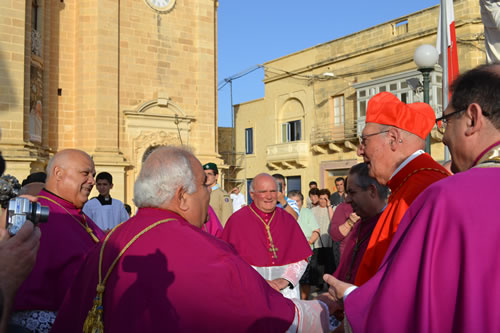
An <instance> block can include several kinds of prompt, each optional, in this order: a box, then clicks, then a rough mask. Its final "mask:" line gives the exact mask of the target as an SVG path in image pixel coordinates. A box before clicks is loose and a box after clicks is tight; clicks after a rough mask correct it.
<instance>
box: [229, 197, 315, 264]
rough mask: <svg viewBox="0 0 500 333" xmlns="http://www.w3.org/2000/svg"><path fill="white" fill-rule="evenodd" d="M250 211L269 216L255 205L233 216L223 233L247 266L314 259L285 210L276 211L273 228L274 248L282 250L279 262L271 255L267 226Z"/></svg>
mask: <svg viewBox="0 0 500 333" xmlns="http://www.w3.org/2000/svg"><path fill="white" fill-rule="evenodd" d="M250 207H252V209H254V211H255V212H257V213H258V214H259V213H260V214H265V213H263V212H260V211H258V209H257V207H255V205H254V203H252V204H251V205H250V206H245V207H242V208H241V209H239V210H238V211H236V212H235V213H234V214H233V215H231V217H230V218H229V220H227V223H226V226H225V227H224V231H223V232H222V239H223V240H225V241H226V242H228V243H229V244H231V245H233V246H234V248H235V249H236V252H238V254H239V255H240V256H241V257H242V258H243V259H245V260H246V262H248V263H249V264H250V265H253V266H259V267H267V266H283V265H287V264H291V263H294V262H298V261H301V260H307V258H308V257H309V256H311V255H312V252H311V247H310V246H309V243H308V242H307V240H306V237H305V236H304V233H303V232H302V230H301V229H300V226H299V224H298V222H297V221H296V220H295V219H294V218H293V216H292V215H290V214H289V213H287V212H286V211H285V210H283V209H281V208H278V207H276V210H275V212H276V213H275V215H274V218H273V219H272V221H271V224H270V230H271V236H272V239H273V244H274V246H275V247H276V248H278V251H277V256H278V258H277V259H275V258H274V257H273V253H272V252H271V251H269V248H270V244H269V240H268V235H267V231H266V228H265V227H264V223H263V222H262V221H261V220H260V219H259V218H258V217H257V216H256V215H255V214H254V213H253V212H252V211H251V210H250ZM269 215H271V214H269Z"/></svg>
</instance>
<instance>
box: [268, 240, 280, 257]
mask: <svg viewBox="0 0 500 333" xmlns="http://www.w3.org/2000/svg"><path fill="white" fill-rule="evenodd" d="M278 250H279V249H278V248H277V247H274V244H273V243H271V248H270V249H269V252H272V253H273V257H274V259H278V255H277V254H276V252H278Z"/></svg>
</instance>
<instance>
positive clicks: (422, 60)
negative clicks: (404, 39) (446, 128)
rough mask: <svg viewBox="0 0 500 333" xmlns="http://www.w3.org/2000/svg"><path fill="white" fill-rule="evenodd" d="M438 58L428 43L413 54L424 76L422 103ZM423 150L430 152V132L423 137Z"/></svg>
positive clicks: (427, 97)
mask: <svg viewBox="0 0 500 333" xmlns="http://www.w3.org/2000/svg"><path fill="white" fill-rule="evenodd" d="M438 58H439V55H438V52H437V50H436V48H435V47H434V46H432V45H429V44H424V45H420V46H419V47H417V49H416V50H415V53H414V54H413V61H414V62H415V64H416V65H417V67H418V70H419V71H420V72H421V73H422V76H423V77H424V103H427V104H429V82H430V79H429V77H430V74H431V72H432V71H433V70H434V65H436V64H437V61H438ZM425 152H426V153H428V154H430V153H431V137H430V133H429V135H427V138H425Z"/></svg>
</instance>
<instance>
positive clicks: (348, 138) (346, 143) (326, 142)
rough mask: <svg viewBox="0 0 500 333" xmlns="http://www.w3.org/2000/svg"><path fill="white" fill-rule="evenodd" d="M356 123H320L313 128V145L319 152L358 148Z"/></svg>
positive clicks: (316, 151) (325, 152)
mask: <svg viewBox="0 0 500 333" xmlns="http://www.w3.org/2000/svg"><path fill="white" fill-rule="evenodd" d="M356 128H357V126H356V123H354V122H353V121H350V122H346V123H345V124H344V125H343V126H334V125H331V124H326V125H320V126H316V127H313V128H312V131H311V147H312V150H313V151H314V152H315V153H317V154H329V153H330V152H341V151H343V150H344V148H345V149H347V150H356V149H357V147H356V143H357V137H358V135H357V131H356Z"/></svg>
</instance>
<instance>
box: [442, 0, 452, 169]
mask: <svg viewBox="0 0 500 333" xmlns="http://www.w3.org/2000/svg"><path fill="white" fill-rule="evenodd" d="M446 1H447V0H441V8H440V9H441V27H440V28H441V41H440V42H441V60H442V61H443V62H442V63H441V66H442V69H443V73H442V79H441V82H442V84H441V86H442V89H441V90H442V98H441V101H442V102H441V107H442V109H441V112H442V114H444V110H446V107H447V106H448V83H449V82H448V29H449V27H448V19H447V17H446V15H447V13H446V9H447V8H446ZM442 114H441V115H442ZM449 159H450V152H449V150H448V147H446V146H445V147H444V160H445V161H448V160H449Z"/></svg>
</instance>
